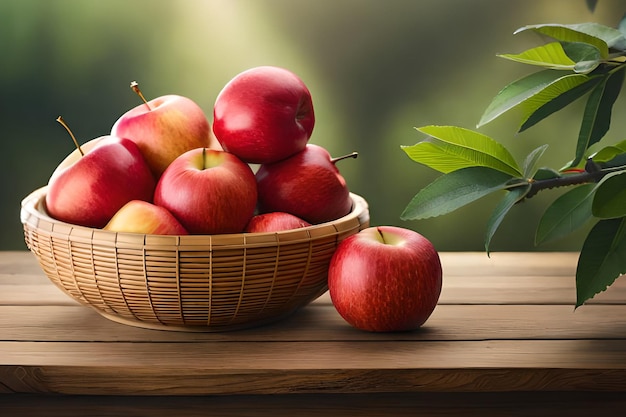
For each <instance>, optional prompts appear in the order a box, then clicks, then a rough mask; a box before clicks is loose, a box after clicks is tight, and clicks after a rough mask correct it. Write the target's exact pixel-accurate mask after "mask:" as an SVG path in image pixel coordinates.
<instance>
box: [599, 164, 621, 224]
mask: <svg viewBox="0 0 626 417" xmlns="http://www.w3.org/2000/svg"><path fill="white" fill-rule="evenodd" d="M592 211H593V215H594V216H596V217H599V218H601V219H612V218H616V217H624V216H626V172H621V173H618V174H615V175H610V176H607V177H605V178H604V179H603V180H602V181H601V182H600V183H599V184H598V190H597V191H596V195H595V197H594V199H593V206H592Z"/></svg>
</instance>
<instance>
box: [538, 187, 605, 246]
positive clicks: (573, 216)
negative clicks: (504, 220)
mask: <svg viewBox="0 0 626 417" xmlns="http://www.w3.org/2000/svg"><path fill="white" fill-rule="evenodd" d="M595 188H596V185H595V184H583V185H579V186H578V187H576V188H572V189H571V190H569V191H567V192H566V193H565V194H562V195H561V196H560V197H558V198H557V199H556V200H555V201H554V202H553V203H552V204H551V205H550V206H549V207H548V208H547V209H546V211H545V212H544V214H543V216H541V220H539V225H538V226H537V231H536V233H535V245H541V244H543V243H546V242H549V241H552V240H556V239H560V238H562V237H564V236H567V235H568V234H570V233H572V232H574V231H576V230H578V229H580V228H581V227H582V226H583V225H585V224H586V223H587V222H588V221H589V220H590V219H591V218H592V217H593V215H592V213H591V203H592V201H593V195H594V192H595Z"/></svg>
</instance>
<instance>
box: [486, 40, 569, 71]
mask: <svg viewBox="0 0 626 417" xmlns="http://www.w3.org/2000/svg"><path fill="white" fill-rule="evenodd" d="M498 56H499V57H501V58H506V59H510V60H511V61H516V62H521V63H523V64H530V65H537V66H540V67H545V68H550V69H557V70H573V69H574V67H575V66H576V62H574V61H573V60H572V59H571V58H570V57H569V56H568V55H567V54H566V53H565V50H563V46H562V45H561V42H551V43H548V44H546V45H543V46H538V47H535V48H531V49H528V50H526V51H524V52H522V53H521V54H499V55H498Z"/></svg>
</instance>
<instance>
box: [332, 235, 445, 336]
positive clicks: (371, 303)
mask: <svg viewBox="0 0 626 417" xmlns="http://www.w3.org/2000/svg"><path fill="white" fill-rule="evenodd" d="M441 285H442V269H441V262H440V259H439V254H438V253H437V251H436V250H435V248H434V246H433V245H432V243H431V242H430V241H429V240H428V239H426V238H425V237H424V236H422V235H421V234H419V233H417V232H415V231H413V230H409V229H404V228H401V227H395V226H378V227H369V228H366V229H363V230H362V231H360V232H359V233H357V234H355V235H351V236H349V237H347V238H346V239H344V240H343V241H342V242H341V243H340V244H339V245H338V246H337V249H336V251H335V253H334V254H333V257H332V258H331V261H330V265H329V270H328V287H329V292H330V297H331V300H332V303H333V305H334V306H335V308H336V310H337V312H338V313H339V314H340V315H341V316H342V317H343V318H344V320H345V321H347V322H348V323H349V324H351V325H352V326H353V327H355V328H357V329H361V330H366V331H372V332H391V331H408V330H414V329H417V328H418V327H420V326H422V325H423V324H424V323H425V322H426V320H427V319H428V318H429V317H430V315H431V314H432V312H433V310H434V309H435V307H436V305H437V302H438V300H439V295H440V293H441Z"/></svg>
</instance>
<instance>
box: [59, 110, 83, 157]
mask: <svg viewBox="0 0 626 417" xmlns="http://www.w3.org/2000/svg"><path fill="white" fill-rule="evenodd" d="M57 122H59V123H61V126H63V127H64V128H65V130H67V133H69V134H70V136H71V137H72V140H73V141H74V145H76V149H78V152H80V156H85V154H84V153H83V150H82V149H81V148H80V145H79V144H78V141H77V140H76V137H75V136H74V134H73V133H72V131H71V130H70V128H69V127H68V126H67V123H65V120H63V118H62V117H61V116H59V117H57Z"/></svg>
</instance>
